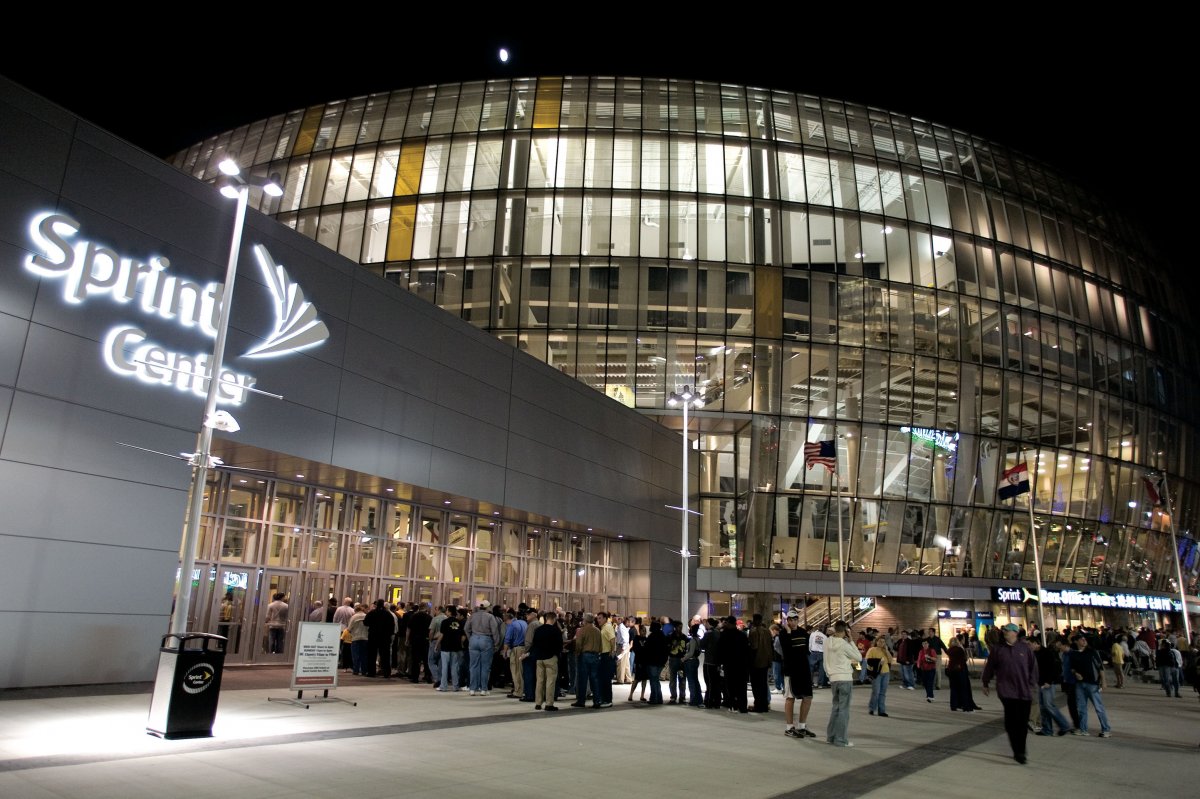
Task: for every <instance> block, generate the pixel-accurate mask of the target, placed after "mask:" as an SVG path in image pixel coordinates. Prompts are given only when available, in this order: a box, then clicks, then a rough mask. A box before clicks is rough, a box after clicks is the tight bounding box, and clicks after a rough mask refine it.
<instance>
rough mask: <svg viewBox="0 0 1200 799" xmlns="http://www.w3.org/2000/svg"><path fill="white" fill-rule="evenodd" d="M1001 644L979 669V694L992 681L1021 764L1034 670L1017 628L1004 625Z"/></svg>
mask: <svg viewBox="0 0 1200 799" xmlns="http://www.w3.org/2000/svg"><path fill="white" fill-rule="evenodd" d="M1000 630H1001V632H1003V634H1004V643H1003V645H1001V646H998V647H996V648H995V649H993V650H992V651H991V653H990V654H988V659H987V663H986V664H985V665H984V667H983V695H984V696H988V695H989V694H988V684H989V683H990V682H991V681H992V679H993V678H994V679H995V680H996V694H997V695H998V696H999V697H1000V702H1001V704H1003V705H1004V731H1005V732H1007V733H1008V742H1009V744H1010V745H1011V746H1012V753H1013V760H1015V761H1017V762H1018V763H1022V764H1023V763H1025V761H1026V752H1025V739H1026V738H1027V737H1028V735H1029V726H1028V722H1029V709H1030V708H1031V707H1032V706H1033V698H1034V696H1036V695H1037V692H1038V667H1037V659H1036V657H1035V656H1034V654H1033V650H1032V649H1031V648H1030V647H1029V645H1028V644H1026V643H1025V642H1024V641H1021V640H1019V639H1020V634H1021V628H1019V627H1017V625H1015V624H1006V625H1004V626H1003V627H1001V628H1000Z"/></svg>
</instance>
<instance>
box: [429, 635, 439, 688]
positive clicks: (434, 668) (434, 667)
mask: <svg viewBox="0 0 1200 799" xmlns="http://www.w3.org/2000/svg"><path fill="white" fill-rule="evenodd" d="M425 667H426V668H428V669H429V679H430V680H432V681H433V684H434V685H437V684H438V683H440V682H441V681H442V655H441V653H440V652H438V651H437V649H436V648H435V647H434V646H433V644H430V645H429V653H428V654H427V655H426V656H425Z"/></svg>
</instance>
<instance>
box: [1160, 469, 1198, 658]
mask: <svg viewBox="0 0 1200 799" xmlns="http://www.w3.org/2000/svg"><path fill="white" fill-rule="evenodd" d="M1160 499H1162V501H1163V505H1165V506H1166V508H1167V519H1168V520H1169V522H1170V524H1171V549H1172V550H1174V551H1175V580H1176V583H1177V585H1178V586H1179V604H1180V605H1181V606H1182V608H1183V632H1184V635H1186V636H1187V640H1188V643H1189V644H1190V643H1191V641H1192V622H1191V619H1189V618H1188V606H1187V588H1186V587H1185V586H1184V584H1183V566H1182V565H1181V564H1180V563H1179V541H1178V540H1177V539H1176V538H1175V512H1174V510H1173V509H1172V508H1171V491H1170V489H1169V488H1168V487H1167V473H1166V472H1163V495H1162V497H1160Z"/></svg>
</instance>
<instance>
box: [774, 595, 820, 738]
mask: <svg viewBox="0 0 1200 799" xmlns="http://www.w3.org/2000/svg"><path fill="white" fill-rule="evenodd" d="M778 640H779V648H780V650H781V651H782V652H783V675H784V676H783V691H784V693H783V695H784V697H785V698H784V700H783V717H784V723H785V724H786V725H787V726H786V727H785V728H784V731H783V734H784V735H786V736H788V737H789V738H796V739H798V740H804V739H805V738H816V737H817V735H816V733H814V732H813V731H812V730H810V729H808V711H809V708H811V707H812V698H813V684H812V667H811V666H810V665H809V651H808V630H806V629H804V628H803V627H801V626H800V614H799V613H798V612H797V611H796V610H795V609H792V610H789V611H788V614H787V619H786V620H785V621H784V626H783V629H781V630H780V631H779V639H778ZM797 698H799V699H800V718H799V726H796V725H795V724H794V723H793V722H792V719H793V712H794V709H795V705H796V699H797Z"/></svg>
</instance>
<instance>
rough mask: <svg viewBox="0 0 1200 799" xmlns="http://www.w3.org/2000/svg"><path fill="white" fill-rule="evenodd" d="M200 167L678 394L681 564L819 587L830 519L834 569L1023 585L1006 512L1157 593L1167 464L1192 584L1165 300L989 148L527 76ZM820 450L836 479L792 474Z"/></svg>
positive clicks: (389, 106)
mask: <svg viewBox="0 0 1200 799" xmlns="http://www.w3.org/2000/svg"><path fill="white" fill-rule="evenodd" d="M226 155H230V156H233V157H234V158H236V159H237V160H238V162H239V163H240V164H241V165H242V167H243V168H245V169H248V170H250V171H251V172H255V173H262V174H266V173H269V172H277V173H279V174H280V175H281V176H282V177H283V179H284V184H285V193H284V195H283V196H282V197H281V198H278V199H272V198H263V199H262V201H261V205H260V209H261V210H262V211H263V212H265V213H268V214H271V215H273V216H275V217H276V218H277V219H279V220H280V221H281V222H283V223H285V224H287V225H289V226H292V227H293V228H295V229H296V230H298V231H300V232H301V233H303V234H304V235H307V236H309V237H311V238H313V239H316V240H317V241H319V242H321V243H323V244H325V245H327V246H329V247H331V248H334V249H336V250H337V251H338V252H340V253H341V254H343V255H344V256H346V257H348V258H351V259H353V260H356V261H359V262H361V263H362V264H363V265H364V266H365V267H366V268H368V269H371V270H372V271H375V272H377V273H378V274H380V275H383V276H385V277H386V278H388V279H389V280H392V281H394V282H395V283H396V284H398V285H399V286H401V287H403V288H405V289H407V290H409V291H412V292H414V293H416V294H418V295H420V296H422V297H425V298H426V299H428V300H429V301H430V302H433V303H436V304H438V305H440V306H441V307H443V308H445V309H446V310H448V311H450V312H451V313H454V314H456V315H458V316H460V317H461V318H463V319H465V320H467V321H469V322H470V323H472V324H474V325H477V326H479V327H481V328H484V329H486V330H489V331H491V332H493V333H494V334H495V335H497V336H498V337H500V338H501V339H503V340H505V341H507V342H509V343H511V344H512V345H513V346H516V347H518V348H520V349H521V350H524V351H525V352H528V353H529V354H530V355H532V356H534V357H536V358H538V359H540V360H543V361H545V362H546V363H548V364H551V365H553V366H554V367H555V368H557V369H559V370H560V371H562V372H564V373H566V374H568V375H571V376H573V377H575V378H577V379H579V380H580V381H582V382H584V383H587V384H588V385H590V386H592V387H594V388H595V389H597V390H599V391H603V392H605V393H607V394H608V395H609V396H611V397H613V398H614V400H616V401H620V402H624V403H626V404H628V405H630V406H631V407H635V408H638V409H640V410H643V411H644V412H646V413H649V414H654V415H658V416H660V417H661V418H662V420H663V421H664V423H667V424H675V425H677V424H678V423H679V421H678V419H677V417H676V415H675V414H673V413H669V412H668V411H667V410H666V405H665V400H666V396H667V394H669V393H670V392H671V391H673V390H675V388H676V387H677V386H681V385H685V384H687V385H694V386H696V387H698V389H699V390H700V391H701V392H702V394H703V398H704V401H705V405H704V407H703V408H702V409H701V410H699V411H697V413H696V416H695V419H696V424H697V426H698V429H699V431H700V432H699V436H698V441H697V444H696V448H697V450H698V451H699V455H700V505H701V510H702V511H703V513H704V516H703V517H702V521H701V522H700V529H699V533H698V538H699V540H698V548H699V551H700V555H701V559H700V564H701V566H703V567H714V568H721V567H729V568H765V569H769V568H774V569H782V570H822V569H830V568H832V569H837V568H838V566H839V564H838V546H837V540H836V530H837V529H838V523H839V521H840V522H841V527H842V529H843V531H844V533H843V534H844V536H845V540H846V542H847V544H848V549H847V552H846V561H847V562H846V564H845V566H846V568H847V569H853V570H855V571H870V572H885V573H899V574H904V575H909V578H908V579H914V580H920V579H926V578H928V579H939V578H941V577H942V576H949V575H952V576H956V577H974V578H981V579H982V578H987V579H996V578H1008V579H1018V578H1020V579H1029V578H1031V577H1032V574H1033V569H1034V564H1033V548H1032V547H1031V546H1029V543H1030V541H1029V538H1030V516H1029V512H1028V506H1027V504H1026V503H1028V502H1032V503H1033V511H1034V519H1035V521H1034V527H1035V529H1036V533H1037V536H1038V543H1039V545H1040V548H1039V551H1040V554H1041V559H1042V564H1041V566H1042V571H1043V577H1044V579H1047V580H1051V581H1062V582H1076V583H1091V584H1099V585H1112V586H1122V587H1127V588H1131V589H1138V590H1150V591H1164V592H1171V591H1175V590H1176V589H1177V586H1176V582H1175V569H1174V558H1173V553H1172V552H1171V544H1170V536H1169V535H1167V534H1166V533H1165V532H1164V530H1166V529H1167V520H1166V518H1165V517H1164V516H1163V514H1162V513H1161V512H1160V509H1159V508H1156V507H1154V506H1152V505H1151V504H1150V502H1149V501H1148V499H1147V494H1146V491H1145V490H1144V488H1143V484H1142V478H1143V477H1144V476H1145V475H1146V474H1148V473H1150V472H1164V473H1166V474H1167V475H1169V480H1170V486H1171V494H1172V498H1173V500H1174V506H1175V508H1176V524H1177V527H1178V529H1179V531H1180V532H1181V533H1185V534H1186V535H1184V536H1183V537H1181V538H1180V547H1181V553H1182V555H1183V559H1184V567H1185V575H1184V579H1185V582H1187V583H1188V584H1189V587H1190V588H1191V589H1192V590H1193V592H1194V589H1195V580H1196V575H1197V567H1198V564H1197V552H1196V547H1195V543H1194V541H1193V540H1192V539H1191V538H1190V537H1189V536H1190V532H1189V531H1190V530H1191V529H1192V528H1193V527H1194V524H1195V511H1196V509H1197V507H1198V505H1197V502H1198V501H1200V497H1198V496H1197V487H1198V485H1200V484H1198V483H1197V481H1196V477H1197V475H1198V474H1200V469H1198V468H1197V467H1198V463H1197V453H1196V443H1197V442H1196V439H1195V436H1196V426H1195V413H1194V411H1193V410H1192V408H1191V406H1190V403H1189V402H1188V400H1187V399H1186V398H1187V397H1188V396H1194V395H1195V393H1196V376H1197V374H1200V369H1198V368H1197V367H1198V366H1200V357H1198V356H1197V349H1196V347H1197V342H1196V341H1195V340H1192V339H1189V338H1188V337H1186V336H1185V335H1184V333H1183V332H1182V331H1183V329H1184V327H1183V325H1182V324H1180V320H1181V319H1183V318H1185V316H1186V314H1187V309H1186V307H1185V305H1184V301H1185V298H1183V297H1182V296H1180V294H1179V293H1177V292H1176V293H1172V292H1171V291H1170V290H1169V285H1168V284H1167V283H1166V282H1165V281H1160V280H1159V279H1158V276H1157V275H1156V268H1155V267H1156V264H1155V263H1154V262H1153V260H1152V259H1151V257H1150V255H1149V254H1148V251H1147V250H1146V249H1145V247H1144V246H1143V245H1142V243H1141V242H1140V240H1139V239H1138V237H1137V234H1136V233H1135V232H1134V231H1132V230H1131V229H1129V228H1128V227H1127V226H1126V225H1125V224H1124V223H1123V222H1122V221H1121V219H1120V218H1119V217H1118V216H1115V215H1114V214H1112V213H1111V212H1110V211H1109V210H1108V209H1106V208H1105V207H1103V206H1102V204H1101V203H1100V202H1098V201H1097V200H1096V199H1095V198H1094V197H1091V196H1089V195H1088V194H1087V193H1085V192H1084V191H1082V190H1081V189H1079V188H1077V187H1075V186H1072V185H1071V184H1069V183H1067V182H1065V181H1064V180H1062V179H1061V178H1060V177H1059V176H1058V175H1056V174H1055V173H1054V172H1053V171H1052V170H1050V169H1048V168H1046V167H1045V166H1044V165H1042V164H1039V163H1037V162H1034V161H1032V160H1030V159H1028V158H1025V157H1023V156H1021V155H1020V154H1018V153H1014V152H1012V151H1010V150H1008V149H1006V148H1004V147H1002V146H999V145H997V144H994V143H991V142H987V141H984V140H981V139H979V138H977V137H974V136H971V135H969V134H967V133H964V132H961V131H957V130H952V129H949V128H945V127H942V126H939V125H936V124H931V123H928V122H924V121H921V120H918V119H913V118H911V117H907V116H904V115H901V114H896V113H891V112H887V111H883V110H880V109H875V108H867V107H863V106H856V105H853V104H848V103H842V102H839V101H835V100H831V99H827V98H819V97H811V96H806V95H797V94H793V93H786V92H777V91H769V90H765V89H755V88H746V87H741V86H735V85H727V84H716V83H700V82H689V81H674V80H640V79H616V78H573V77H567V78H561V77H554V78H541V79H525V80H502V81H488V82H478V83H463V84H447V85H441V86H427V87H421V88H417V89H404V90H398V91H394V92H391V93H383V94H375V95H370V96H366V97H358V98H354V99H350V100H344V101H336V102H331V103H328V104H326V105H324V106H314V107H312V108H308V109H302V110H297V111H294V112H291V113H288V114H282V115H279V116H276V117H272V118H270V119H267V120H262V121H259V122H255V123H252V124H249V125H246V126H243V127H241V128H238V129H237V130H234V131H230V132H228V133H224V134H221V135H219V136H216V137H213V138H212V139H209V140H207V141H204V142H202V143H199V144H197V145H195V146H194V147H191V148H190V149H188V150H186V151H184V152H181V153H179V154H178V155H177V156H176V157H175V158H174V159H173V162H174V163H175V165H176V166H178V167H179V168H180V169H182V170H184V171H185V172H188V173H190V174H192V175H195V176H196V177H198V178H200V179H202V180H213V179H215V178H216V177H217V166H216V165H217V163H218V162H219V161H220V160H221V159H222V158H223V157H225V156H226ZM1145 199H1146V198H1143V199H1141V200H1137V199H1134V198H1131V202H1132V201H1144V200H1145ZM830 439H833V440H835V441H836V448H837V459H838V478H839V479H838V483H840V490H839V487H838V486H836V485H835V483H834V482H833V481H831V479H830V477H829V475H828V474H827V473H826V471H825V470H824V469H821V468H816V469H811V470H810V469H807V468H805V464H804V452H803V448H804V444H805V443H806V442H812V441H817V440H830ZM1020 461H1024V462H1026V463H1027V464H1028V467H1029V470H1030V475H1031V480H1032V484H1033V490H1032V492H1031V493H1030V494H1027V495H1023V496H1021V497H1019V498H1018V500H1017V502H1016V505H1015V507H1014V506H1011V503H1008V502H1001V501H999V500H998V499H997V496H996V490H997V489H996V486H997V483H998V480H999V478H1000V474H1001V471H1002V470H1003V469H1005V468H1008V467H1011V466H1013V465H1015V464H1016V463H1018V462H1020ZM380 513H382V511H380ZM379 518H380V519H382V518H383V516H380V517H379ZM267 528H269V525H268V524H267V523H266V522H265V521H264V529H262V530H261V531H259V532H258V533H257V534H258V535H261V536H263V538H262V539H261V541H262V545H263V546H266V545H267V544H266V542H267V541H268V540H274V539H273V536H275V535H276V533H275V532H274V531H273V530H271V529H267ZM279 535H280V536H282V537H283V539H286V535H285V534H284V533H283V532H280V533H279ZM283 539H281V544H280V547H281V549H280V550H279V551H280V552H281V553H283V552H285V551H287V550H286V546H285V544H284V542H283ZM545 544H546V545H547V546H552V542H549V541H547V542H545ZM489 551H491V552H493V553H494V555H495V558H494V559H493V560H492V562H491V563H489V564H487V565H486V566H485V567H484V570H485V572H487V574H488V577H489V579H494V580H495V582H493V583H491V584H492V585H510V583H507V582H505V581H503V580H501V579H500V578H499V573H496V574H492V572H490V571H488V570H493V569H496V568H501V567H502V564H503V560H504V558H505V557H507V556H506V555H505V554H504V551H503V550H502V549H501V548H498V547H496V548H493V549H492V550H489ZM407 556H408V557H409V558H410V559H411V560H410V563H411V566H412V568H413V569H416V570H419V569H423V568H426V566H425V565H423V564H425V562H426V560H428V561H429V562H430V564H432V563H433V562H434V561H435V559H436V562H437V563H438V564H439V568H441V569H442V570H443V572H444V573H447V574H448V573H450V572H454V573H458V571H461V570H463V569H466V573H471V574H474V573H476V572H475V571H474V570H476V569H477V568H478V566H477V564H475V563H474V562H472V564H473V565H468V564H467V562H466V561H452V560H446V558H449V557H450V556H449V555H447V554H445V553H442V552H440V551H439V552H437V553H434V552H432V551H431V552H429V553H425V552H423V551H421V548H420V545H417V548H416V550H414V551H412V552H409V553H408V555H407ZM281 557H282V555H281ZM297 557H300V556H299V555H297ZM305 557H307V555H305ZM388 557H391V556H390V555H389V556H388ZM563 562H564V563H565V562H566V561H563ZM553 563H554V561H553V560H551V561H550V562H548V564H547V566H546V568H549V569H554V568H555V567H554V565H553ZM428 568H429V569H432V565H430V566H428ZM519 568H520V570H519V571H517V572H514V574H519V575H520V577H519V578H518V580H519V582H520V583H522V584H524V583H530V580H531V577H530V575H531V570H532V569H537V568H542V567H541V566H540V565H534V564H533V563H532V562H529V563H526V564H524V565H521V566H520V567H519ZM443 572H439V573H443ZM409 576H410V578H411V579H414V580H418V581H419V580H420V579H422V578H421V577H419V576H418V575H417V572H416V571H414V572H413V574H412V575H409ZM560 577H562V582H561V584H564V585H565V584H566V580H567V578H569V575H565V576H562V575H553V574H550V573H547V574H546V575H544V576H538V577H536V578H532V582H531V583H530V584H531V585H537V586H541V585H542V584H543V583H542V582H541V581H543V580H544V581H545V583H544V584H545V585H546V586H550V585H557V584H560V583H556V582H554V581H555V580H559V578H560ZM485 584H487V583H485ZM516 584H517V583H511V585H516ZM562 590H567V589H565V588H564V589H562ZM610 590H611V589H610Z"/></svg>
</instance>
